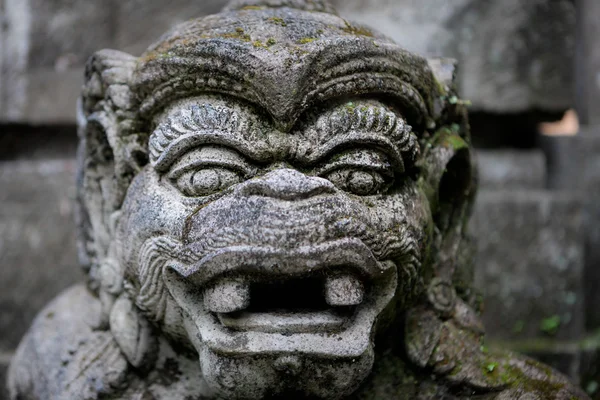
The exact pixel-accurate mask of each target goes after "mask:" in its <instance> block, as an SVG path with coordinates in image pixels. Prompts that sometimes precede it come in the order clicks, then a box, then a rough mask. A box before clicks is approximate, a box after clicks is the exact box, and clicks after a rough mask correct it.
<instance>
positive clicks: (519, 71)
mask: <svg viewBox="0 0 600 400" xmlns="http://www.w3.org/2000/svg"><path fill="white" fill-rule="evenodd" d="M224 3H225V1H222V0H196V1H190V0H171V1H169V2H168V3H165V2H164V1H162V0H0V204H1V207H0V383H1V382H3V380H4V376H3V375H4V374H5V371H6V367H7V365H8V362H9V360H10V357H11V355H12V352H13V351H14V348H15V346H16V345H17V344H18V342H19V339H20V338H21V336H22V335H23V334H24V332H25V331H26V329H27V327H28V326H29V324H30V322H31V320H32V318H33V317H34V316H35V314H36V313H37V312H38V311H39V309H40V308H41V307H42V306H43V305H44V304H45V303H47V302H48V301H49V300H50V299H52V298H53V297H54V296H55V295H56V294H57V293H58V292H59V291H60V290H62V289H63V288H65V287H67V286H69V285H71V284H72V283H73V282H76V281H80V280H82V279H83V278H84V277H83V274H82V273H80V271H79V268H78V266H77V260H76V255H75V248H74V228H73V222H72V212H73V210H72V208H73V203H72V201H73V197H74V177H73V174H74V161H73V160H74V154H75V147H76V134H75V126H74V118H75V117H74V115H75V113H74V109H75V107H74V105H75V101H76V98H77V95H78V93H79V88H80V85H81V82H82V74H83V65H84V63H85V60H86V59H87V58H88V57H89V56H90V55H91V54H92V52H93V51H95V50H98V49H101V48H104V47H110V48H116V49H119V50H124V51H128V52H131V53H132V54H136V55H139V54H140V53H141V52H142V51H143V50H144V49H145V48H146V47H147V46H148V45H149V44H150V43H151V42H152V41H154V40H156V39H157V38H158V37H159V36H160V35H161V34H162V33H163V32H164V31H165V30H167V29H168V28H169V27H170V26H172V25H173V24H175V23H177V22H181V21H184V20H187V19H189V18H193V17H197V16H201V15H205V14H210V13H214V12H217V11H218V10H219V9H220V8H221V7H222V6H223V4H224ZM336 3H337V6H338V11H339V12H340V14H342V15H344V16H347V17H348V18H349V19H353V20H357V21H359V22H363V23H366V24H368V25H371V26H373V27H375V28H377V29H379V30H381V31H383V32H384V33H386V34H388V35H389V36H391V37H393V38H394V39H395V40H396V41H397V42H399V43H400V44H401V45H403V46H404V47H406V48H407V49H409V50H412V51H416V52H419V53H421V54H426V55H443V56H449V57H454V58H457V59H459V61H460V65H461V69H460V75H459V79H460V87H461V93H462V96H463V97H464V98H466V99H469V100H471V101H472V103H473V106H472V110H471V124H472V129H473V135H474V140H475V142H476V144H477V145H478V147H479V148H480V150H479V152H478V154H479V163H480V192H479V197H478V200H477V205H476V207H475V210H474V217H473V222H472V227H471V228H472V231H473V233H474V234H475V236H476V237H477V239H478V251H477V268H478V272H477V277H476V279H477V285H478V287H479V288H480V289H481V290H482V292H484V294H485V298H486V302H485V304H486V312H485V313H484V320H485V323H486V326H487V329H488V332H489V337H490V341H491V343H490V344H491V345H494V344H498V345H503V346H508V347H512V348H514V349H517V350H519V351H524V352H527V353H529V354H532V355H534V356H536V357H538V358H540V359H542V360H544V361H546V362H550V363H551V364H552V365H554V366H555V367H557V368H559V369H560V370H562V371H563V372H565V373H567V374H569V375H570V376H571V377H572V378H573V379H574V380H575V381H576V382H579V383H580V384H581V385H582V386H583V387H584V388H586V389H588V391H589V392H590V393H598V386H599V385H598V382H600V369H599V367H600V362H599V361H598V360H599V359H600V357H598V354H599V352H598V348H599V346H598V343H600V338H598V337H597V336H598V334H595V332H597V329H598V328H600V312H598V311H597V310H596V306H597V305H598V304H600V294H599V293H600V290H598V287H600V271H599V269H598V265H600V250H599V249H600V206H598V199H600V129H599V128H598V127H597V125H596V124H597V123H598V122H599V121H598V120H599V119H600V110H599V109H598V104H600V102H599V101H597V100H600V49H597V48H596V47H597V46H595V43H594V42H593V41H592V40H591V39H590V38H595V37H598V36H599V35H598V33H599V32H598V29H599V22H598V21H600V3H599V2H597V1H596V0H581V2H580V3H578V4H577V5H576V4H575V3H574V2H573V1H571V0H528V1H523V0H453V1H447V0H338V1H336ZM594 3H595V4H594ZM573 107H575V108H576V109H577V111H578V112H579V115H580V116H581V122H582V125H581V127H580V129H575V130H574V131H573V128H571V129H567V128H560V127H559V128H558V133H576V131H577V130H578V131H579V132H578V134H577V135H574V136H565V135H558V136H546V135H540V134H539V133H538V124H539V123H540V122H543V121H552V120H557V119H560V118H561V117H562V115H563V113H564V111H565V110H567V109H569V108H573ZM561 129H564V131H561ZM568 131H572V132H568ZM2 390H3V389H2V385H1V384H0V399H2V398H3V395H2ZM598 396H600V395H598ZM597 398H600V397H597Z"/></svg>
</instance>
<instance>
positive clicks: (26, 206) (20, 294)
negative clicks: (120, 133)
mask: <svg viewBox="0 0 600 400" xmlns="http://www.w3.org/2000/svg"><path fill="white" fill-rule="evenodd" d="M74 172H75V162H74V161H71V160H54V161H35V162H34V161H27V162H25V161H15V162H3V163H1V164H0V204H2V207H0V266H1V268H0V352H2V351H6V352H8V351H12V350H13V349H14V348H15V346H16V345H17V344H18V343H19V341H20V339H21V337H22V336H23V334H24V333H25V331H26V330H27V328H28V327H29V325H30V324H31V321H32V320H33V318H34V317H35V315H36V313H37V312H38V311H39V310H40V309H41V308H42V307H43V306H44V305H45V304H46V303H47V302H48V301H49V300H50V299H52V298H53V297H54V296H56V294H57V293H59V292H60V291H61V290H62V289H64V288H66V287H67V286H70V285H71V284H72V283H74V282H75V281H81V280H82V279H83V275H80V274H79V268H78V266H77V258H76V251H75V233H74V222H73V201H72V200H73V197H74V183H75V182H74Z"/></svg>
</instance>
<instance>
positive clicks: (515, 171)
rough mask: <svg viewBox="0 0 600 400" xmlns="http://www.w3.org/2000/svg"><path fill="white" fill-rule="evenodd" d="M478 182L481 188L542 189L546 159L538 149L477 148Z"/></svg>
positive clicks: (544, 182) (544, 179)
mask: <svg viewBox="0 0 600 400" xmlns="http://www.w3.org/2000/svg"><path fill="white" fill-rule="evenodd" d="M477 161H478V166H479V185H480V187H481V188H482V189H484V190H485V189H498V190H499V189H529V190H535V189H544V188H545V186H546V158H545V156H544V153H543V152H541V151H538V150H530V151H518V150H479V151H477Z"/></svg>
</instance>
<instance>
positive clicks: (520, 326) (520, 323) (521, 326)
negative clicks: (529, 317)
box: [512, 320, 525, 333]
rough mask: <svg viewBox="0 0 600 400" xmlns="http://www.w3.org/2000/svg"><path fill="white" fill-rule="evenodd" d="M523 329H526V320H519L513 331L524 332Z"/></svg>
mask: <svg viewBox="0 0 600 400" xmlns="http://www.w3.org/2000/svg"><path fill="white" fill-rule="evenodd" d="M523 329H525V321H523V320H518V321H517V322H515V324H514V325H513V328H512V331H513V333H521V332H523Z"/></svg>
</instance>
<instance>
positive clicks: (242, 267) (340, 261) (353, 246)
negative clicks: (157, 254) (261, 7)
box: [167, 238, 390, 287]
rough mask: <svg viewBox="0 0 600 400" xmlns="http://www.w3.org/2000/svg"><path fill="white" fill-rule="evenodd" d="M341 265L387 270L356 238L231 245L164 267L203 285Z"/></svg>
mask: <svg viewBox="0 0 600 400" xmlns="http://www.w3.org/2000/svg"><path fill="white" fill-rule="evenodd" d="M339 266H343V267H344V268H345V269H350V270H352V271H355V272H356V273H357V274H359V275H362V276H365V277H367V278H374V277H377V276H379V275H381V274H383V273H385V271H386V270H387V269H389V267H390V265H389V264H388V263H381V262H378V261H377V259H376V258H375V256H374V255H373V253H372V252H371V250H370V249H369V248H368V247H367V246H366V245H365V244H364V243H363V242H362V241H361V240H360V239H357V238H343V239H339V240H335V241H330V242H325V243H321V244H316V245H311V246H302V247H298V248H296V249H291V250H290V249H281V248H273V247H261V246H249V245H241V246H230V247H226V248H222V249H219V250H217V251H214V252H212V253H209V254H208V255H206V256H204V257H203V258H202V259H200V260H199V261H198V262H196V263H193V264H183V263H180V262H176V261H174V262H172V263H169V264H167V268H168V269H170V270H172V271H173V272H176V274H177V275H179V277H181V278H184V279H185V280H186V281H188V282H190V283H191V284H194V285H198V286H199V287H202V286H205V285H206V284H207V283H208V282H210V281H213V280H214V279H216V278H217V277H219V276H223V275H232V274H249V275H261V274H268V275H269V276H277V275H287V276H299V275H303V274H312V273H315V272H317V271H319V270H324V269H330V268H335V267H339Z"/></svg>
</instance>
